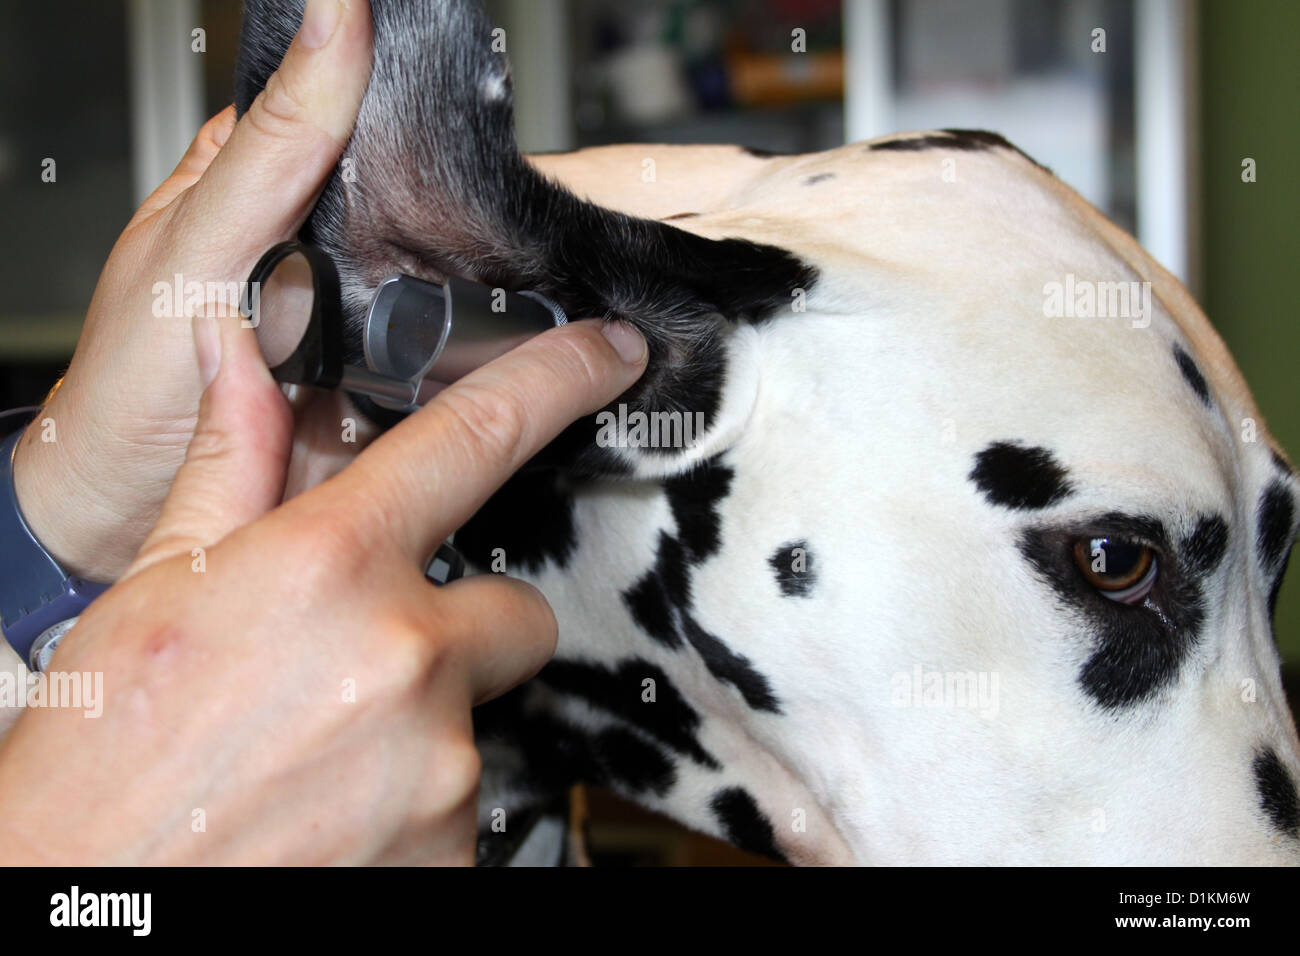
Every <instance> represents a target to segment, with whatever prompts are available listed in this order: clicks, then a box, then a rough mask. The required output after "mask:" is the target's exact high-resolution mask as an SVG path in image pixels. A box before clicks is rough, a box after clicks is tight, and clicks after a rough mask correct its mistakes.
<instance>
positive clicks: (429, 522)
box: [322, 319, 646, 561]
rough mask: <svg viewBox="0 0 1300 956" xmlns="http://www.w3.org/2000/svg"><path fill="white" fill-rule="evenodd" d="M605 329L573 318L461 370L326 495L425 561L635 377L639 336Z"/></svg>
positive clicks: (642, 351) (641, 354)
mask: <svg viewBox="0 0 1300 956" xmlns="http://www.w3.org/2000/svg"><path fill="white" fill-rule="evenodd" d="M602 326H603V323H602V322H601V321H600V320H596V319H590V320H586V321H582V322H571V323H569V324H568V325H565V326H562V327H560V328H557V329H552V330H549V331H547V332H545V333H543V334H542V335H539V336H537V337H536V338H534V339H531V340H530V341H528V342H526V343H524V344H523V345H521V346H519V347H518V348H517V349H515V350H513V351H511V352H509V353H507V354H506V355H503V356H501V357H500V358H499V359H497V360H495V361H494V362H491V363H490V364H488V365H485V366H484V367H483V368H481V369H478V370H477V371H475V372H473V373H471V374H470V375H467V376H466V377H465V378H464V379H462V380H461V381H459V382H457V383H456V384H455V385H453V386H451V387H450V388H447V389H445V390H444V391H443V392H441V393H440V394H439V395H438V397H437V398H436V399H435V400H434V401H433V402H431V403H430V404H429V405H428V406H426V407H425V408H423V409H421V410H420V411H419V412H417V413H415V414H413V415H411V416H410V417H409V418H407V419H406V420H405V421H404V422H402V423H401V424H399V425H398V426H396V427H395V428H393V429H392V430H391V431H389V432H387V433H386V434H384V435H382V436H381V437H380V438H378V439H377V440H376V441H375V442H374V443H373V444H372V445H371V446H370V447H369V448H367V449H366V450H365V451H364V452H362V453H361V454H360V455H359V456H358V457H357V459H356V461H354V462H353V463H352V464H351V465H350V466H348V468H346V469H345V470H344V471H343V472H342V473H340V474H339V475H338V476H336V478H335V479H334V481H332V482H330V485H332V486H333V487H332V488H331V490H330V493H333V494H339V495H342V496H345V497H344V498H343V501H344V502H345V503H346V504H344V505H341V506H340V507H341V509H345V510H346V512H348V513H351V514H352V515H353V516H354V517H355V518H356V519H357V520H359V521H363V522H366V528H367V534H368V535H369V534H370V533H372V532H373V533H374V534H375V535H377V536H378V537H380V538H385V539H392V540H394V541H396V542H397V543H398V544H399V546H400V547H401V548H402V549H403V550H404V551H406V552H407V553H409V554H410V556H411V559H412V560H413V561H423V560H426V559H427V558H428V557H429V555H431V554H432V553H433V551H434V550H435V549H436V548H437V546H438V543H439V542H441V541H443V540H444V539H445V538H446V537H447V536H448V535H449V534H451V533H452V532H453V531H455V530H456V529H457V528H458V527H460V526H461V525H462V524H464V522H465V521H466V520H468V519H469V517H470V516H471V515H473V513H474V512H475V511H477V510H478V509H479V507H480V506H481V505H482V504H483V502H485V501H486V500H487V499H488V498H489V497H491V495H492V493H493V492H495V491H496V490H497V488H499V487H500V486H501V485H502V484H503V483H504V482H505V480H506V479H507V478H509V477H510V475H511V474H513V473H514V472H515V471H516V470H518V468H519V467H520V466H521V465H523V464H524V463H525V462H526V461H528V459H530V458H532V457H533V456H534V455H535V454H537V452H539V451H540V450H541V449H542V448H543V447H544V446H545V445H546V444H547V443H548V442H550V441H551V440H552V439H553V438H555V436H557V435H558V434H559V433H560V432H561V431H563V430H564V429H565V427H567V426H568V425H569V424H570V423H571V422H573V421H575V420H576V419H578V418H581V417H582V416H583V415H589V414H591V413H592V412H595V411H597V410H598V409H600V408H601V407H603V406H604V405H607V404H608V403H609V402H611V401H612V400H613V399H615V398H617V397H618V396H619V395H620V394H622V393H623V392H624V391H626V390H627V388H628V387H629V386H631V385H632V383H633V382H635V381H636V380H637V378H639V377H640V375H641V373H642V371H643V370H644V368H645V361H646V348H645V342H644V340H643V339H642V338H641V336H640V333H638V332H636V331H634V330H632V329H631V328H630V327H629V326H626V325H623V324H621V323H614V324H612V325H609V326H608V327H607V329H606V330H605V331H602ZM614 343H618V348H617V349H616V347H615V344H614ZM619 350H621V351H623V352H624V353H626V354H629V355H630V356H631V358H632V360H631V361H629V360H627V359H624V358H623V357H622V356H621V355H620V354H619ZM322 490H324V486H322Z"/></svg>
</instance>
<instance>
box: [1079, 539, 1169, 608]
mask: <svg viewBox="0 0 1300 956" xmlns="http://www.w3.org/2000/svg"><path fill="white" fill-rule="evenodd" d="M1072 550H1073V555H1074V563H1075V566H1076V567H1077V568H1078V569H1079V573H1080V574H1081V575H1083V579H1084V580H1085V581H1086V582H1088V584H1089V585H1090V586H1091V587H1092V588H1094V589H1095V590H1096V591H1097V592H1098V593H1100V594H1102V595H1103V596H1105V597H1107V598H1109V599H1110V600H1112V601H1117V602H1119V603H1121V604H1140V603H1142V601H1143V600H1144V599H1145V598H1146V596H1147V595H1148V594H1150V593H1151V588H1152V587H1153V586H1154V585H1155V583H1156V574H1157V571H1158V567H1157V562H1156V553H1155V549H1153V548H1151V547H1149V546H1148V545H1145V544H1141V543H1140V542H1136V541H1127V540H1125V539H1123V538H1118V537H1097V538H1094V537H1088V538H1076V539H1075V541H1074V548H1073V549H1072Z"/></svg>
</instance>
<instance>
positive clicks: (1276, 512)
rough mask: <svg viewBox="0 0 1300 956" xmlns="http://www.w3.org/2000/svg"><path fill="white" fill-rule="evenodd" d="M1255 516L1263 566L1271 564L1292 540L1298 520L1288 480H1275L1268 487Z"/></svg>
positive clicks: (1272, 564)
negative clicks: (1285, 481)
mask: <svg viewBox="0 0 1300 956" xmlns="http://www.w3.org/2000/svg"><path fill="white" fill-rule="evenodd" d="M1256 520H1257V521H1258V524H1259V532H1258V538H1259V540H1258V546H1259V560H1260V563H1261V564H1263V565H1264V567H1266V568H1272V567H1273V566H1274V565H1276V564H1277V563H1278V561H1279V560H1281V558H1282V553H1283V551H1285V550H1286V546H1287V544H1288V543H1290V541H1291V535H1292V527H1293V525H1294V523H1295V501H1294V499H1293V498H1292V497H1291V492H1290V490H1288V488H1287V487H1286V485H1285V484H1283V483H1282V482H1280V481H1274V482H1272V483H1271V484H1270V485H1269V486H1268V488H1267V489H1265V491H1264V494H1263V495H1262V496H1261V497H1260V499H1259V507H1258V509H1257V512H1256Z"/></svg>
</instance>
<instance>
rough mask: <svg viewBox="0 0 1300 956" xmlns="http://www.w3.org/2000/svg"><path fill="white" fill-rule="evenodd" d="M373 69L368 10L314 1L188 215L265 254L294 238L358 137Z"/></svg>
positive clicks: (363, 4)
mask: <svg viewBox="0 0 1300 956" xmlns="http://www.w3.org/2000/svg"><path fill="white" fill-rule="evenodd" d="M370 64H371V26H370V4H369V0H307V3H306V7H305V9H304V11H303V21H302V25H301V27H299V29H298V33H297V35H296V36H295V37H294V39H293V42H292V43H291V44H290V45H289V49H288V52H287V53H285V56H284V60H283V62H281V64H280V66H279V68H278V69H277V70H276V71H275V73H273V74H272V75H271V77H270V79H269V80H267V83H266V88H265V89H264V90H263V91H262V92H261V93H260V94H259V95H258V97H257V99H255V100H254V101H253V104H252V106H250V107H249V109H248V112H247V113H245V114H244V115H243V116H242V117H241V118H240V120H239V122H238V123H237V124H236V126H235V129H234V132H232V133H231V134H230V139H229V140H227V142H226V144H225V145H224V146H223V147H222V148H221V152H220V153H218V154H217V156H216V158H215V159H213V161H212V164H211V165H210V166H208V168H207V170H206V171H205V172H204V173H203V176H202V177H201V178H200V179H199V181H198V182H197V183H196V184H195V185H194V187H193V188H192V189H191V190H190V192H189V194H188V196H187V198H186V215H193V216H195V219H196V221H197V222H200V223H205V224H206V225H207V227H208V228H209V229H210V228H211V225H212V223H214V222H224V223H229V224H232V225H233V227H234V228H236V229H238V231H239V235H240V237H241V240H243V241H245V242H246V243H247V244H248V246H249V248H250V249H257V250H259V251H260V250H261V249H262V248H264V247H266V246H270V245H273V244H274V243H276V242H279V241H280V240H281V239H284V238H286V237H287V236H290V235H293V234H294V233H296V232H297V231H298V229H299V228H300V227H301V225H302V223H303V222H304V221H305V220H306V218H307V215H308V213H310V212H311V209H312V206H313V205H314V204H315V201H316V197H317V195H318V194H319V192H320V190H321V189H322V188H323V187H324V185H325V181H326V179H327V178H328V177H329V175H330V173H331V172H332V171H333V169H334V166H335V164H336V163H337V162H338V159H339V155H340V154H341V153H342V151H343V148H344V146H345V145H346V144H347V141H348V138H349V137H350V136H351V134H352V127H353V126H354V125H355V123H356V118H357V112H358V111H359V110H360V109H361V100H362V98H363V97H364V96H365V92H366V85H367V84H368V83H369V81H370ZM250 264H251V263H250Z"/></svg>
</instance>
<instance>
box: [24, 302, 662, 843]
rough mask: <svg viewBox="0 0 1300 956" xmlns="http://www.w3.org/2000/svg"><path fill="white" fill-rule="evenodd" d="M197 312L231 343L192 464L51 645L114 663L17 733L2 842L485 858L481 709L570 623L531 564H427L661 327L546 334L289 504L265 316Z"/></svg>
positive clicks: (538, 659)
mask: <svg viewBox="0 0 1300 956" xmlns="http://www.w3.org/2000/svg"><path fill="white" fill-rule="evenodd" d="M205 323H206V324H205ZM195 329H196V332H195V338H196V342H197V343H198V352H199V362H198V365H199V368H200V370H201V371H202V372H203V373H207V374H210V371H211V369H212V368H213V367H214V365H215V364H216V360H214V357H213V356H214V352H215V351H217V350H218V345H217V343H218V342H219V343H220V344H219V351H220V356H221V357H220V359H219V371H218V372H217V373H216V376H215V378H214V379H213V380H212V384H211V385H210V386H209V387H208V388H207V390H206V391H205V392H204V393H203V397H202V402H201V405H200V411H199V418H198V426H197V428H196V430H195V433H194V437H193V440H192V441H191V442H190V445H189V450H188V453H187V456H186V460H185V463H184V465H183V466H182V467H181V469H180V470H179V472H178V473H177V475H176V480H175V484H174V486H173V488H172V490H171V493H170V494H169V496H168V497H167V500H166V503H165V506H164V508H163V511H162V516H161V518H160V520H159V521H158V524H157V526H156V527H155V528H154V529H153V531H152V533H151V534H150V535H149V537H148V540H147V541H146V542H145V544H144V546H143V548H142V549H141V551H140V553H139V555H138V556H137V557H136V559H135V561H134V562H133V564H132V565H131V567H130V569H129V570H128V572H127V574H126V576H125V577H124V578H123V580H122V581H120V582H119V583H118V584H117V585H116V586H114V587H113V588H111V589H110V590H109V591H108V592H106V593H105V594H104V596H103V597H101V598H100V599H99V600H97V601H96V602H95V603H94V604H92V605H91V606H90V608H89V609H88V610H87V611H86V612H85V613H84V614H83V615H82V616H81V618H80V620H79V621H78V623H77V625H76V626H75V627H74V628H73V629H72V630H71V631H70V632H69V634H68V635H67V637H66V638H65V639H64V641H63V643H62V644H61V645H60V647H59V649H58V650H57V651H56V653H55V655H54V658H53V660H52V661H51V664H50V669H51V671H52V672H55V673H72V672H79V673H97V672H98V673H102V674H103V675H104V702H103V706H102V714H101V715H100V716H99V717H98V718H97V719H85V718H84V717H83V716H82V714H81V712H80V711H76V710H70V709H29V710H26V711H25V712H24V713H23V715H22V716H21V718H20V719H19V720H18V722H17V724H16V725H15V727H14V729H13V730H12V732H11V733H10V734H9V735H8V736H7V737H6V738H5V739H4V740H3V742H2V743H0V847H4V848H5V849H4V856H3V858H2V862H5V863H22V862H32V863H37V862H38V863H72V864H80V865H85V864H90V863H117V864H122V863H132V864H134V863H150V864H152V863H162V864H176V863H206V864H214V863H217V864H227V863H240V864H243V863H258V864H318V863H372V862H390V863H400V862H432V863H471V862H472V861H473V859H474V843H475V795H476V792H477V786H478V770H479V758H478V755H477V752H476V751H475V748H474V743H473V736H472V725H471V718H470V708H471V707H472V706H473V705H474V704H477V703H479V702H482V701H484V700H488V699H490V698H492V697H493V696H496V695H498V694H500V693H502V692H504V691H505V690H507V689H508V688H510V687H512V686H513V685H515V684H516V683H518V682H519V681H521V680H524V679H526V678H527V677H529V676H531V675H532V674H533V673H534V672H536V671H537V670H538V669H539V668H540V667H541V666H542V665H543V664H544V663H545V661H546V660H547V659H548V658H549V656H550V655H551V653H552V651H553V649H554V644H555V639H556V623H555V619H554V616H553V614H552V612H551V610H550V607H549V605H548V604H547V603H546V601H545V599H544V598H543V597H542V596H541V594H540V593H539V592H538V591H537V590H535V589H534V588H533V587H531V586H530V585H527V584H525V583H523V582H521V581H516V580H513V579H510V578H506V577H504V576H499V575H482V576H477V577H473V578H468V579H464V580H461V581H458V582H455V583H453V584H450V585H447V586H445V587H441V588H439V587H435V586H434V585H432V584H430V583H429V582H428V581H427V580H426V579H425V578H424V575H423V568H424V567H425V565H426V563H427V560H428V558H429V556H430V554H431V553H432V552H433V551H434V550H435V549H436V547H437V546H438V543H439V542H441V541H442V540H443V539H444V538H445V537H446V536H447V535H449V534H450V533H451V532H452V531H453V530H454V529H455V528H457V527H458V526H459V525H460V524H462V523H463V522H464V520H465V519H466V518H468V517H469V516H470V515H471V514H472V513H473V512H474V511H476V510H477V509H478V508H479V507H480V506H481V505H482V503H483V502H484V501H485V500H486V498H487V497H488V496H489V495H490V494H491V493H492V492H493V491H494V490H495V489H496V488H497V487H498V486H499V485H500V484H501V483H502V482H503V481H504V480H505V479H506V477H507V476H509V475H510V474H511V473H512V472H513V471H515V470H516V469H517V468H518V467H519V466H520V465H521V464H522V463H523V462H524V461H526V460H527V459H528V458H529V457H531V456H532V455H533V454H534V453H536V452H537V451H538V450H539V449H540V448H541V447H542V446H543V445H544V444H545V443H546V442H547V441H549V440H550V439H551V438H552V437H554V436H555V435H556V434H558V433H559V432H560V430H561V429H562V428H563V427H564V426H565V425H567V424H568V423H569V422H570V421H572V420H573V419H576V418H578V417H579V416H580V415H583V414H587V413H590V412H593V411H595V410H596V409H598V408H599V407H601V406H603V405H605V404H606V403H607V402H609V401H610V400H612V399H613V398H614V397H615V396H617V395H618V394H619V393H621V392H622V391H624V390H625V389H626V388H628V387H629V386H630V385H631V384H632V383H633V382H634V381H635V380H636V378H637V377H638V376H639V375H640V374H641V372H642V371H643V369H644V367H645V356H646V350H645V343H644V341H643V340H642V339H641V338H640V336H639V335H638V334H637V333H636V332H634V331H632V330H631V329H629V328H628V327H626V326H623V325H618V324H616V325H612V326H609V327H608V328H607V330H606V334H602V328H601V325H600V323H598V322H595V321H585V322H576V323H571V324H569V325H567V326H564V327H562V328H558V329H554V330H551V331H548V332H546V333H544V334H543V335H541V336H538V337H537V338H535V339H533V340H531V341H529V342H528V343H526V344H524V345H522V346H520V347H519V348H518V349H516V350H515V351H513V352H511V353H509V354H507V355H505V356H503V357H502V358H500V359H498V360H497V361H495V362H493V363H491V364H489V365H486V366H484V367H483V368H482V369H479V370H478V371H476V372H474V373H472V374H471V375H469V376H467V377H466V378H465V379H463V380H462V381H460V382H458V383H457V384H456V385H454V386H452V387H451V388H448V389H447V390H445V391H444V392H442V393H441V394H440V395H439V396H438V398H437V399H436V400H435V401H434V402H433V403H432V404H430V405H429V406H427V407H426V408H424V409H422V410H421V411H419V412H417V413H416V414H414V415H412V416H411V417H409V418H408V419H406V420H405V421H403V422H402V423H401V424H399V425H398V426H396V427H395V428H394V429H392V430H391V431H389V432H388V433H386V434H385V435H383V436H382V437H380V438H379V439H378V440H377V441H375V442H374V443H373V444H372V445H371V446H370V447H369V448H368V449H366V450H365V451H364V452H362V453H361V454H360V456H359V457H357V458H356V459H355V461H353V462H352V463H351V464H350V465H349V466H347V467H346V468H345V469H343V470H342V471H341V472H340V473H338V474H337V475H335V476H334V477H332V478H330V479H329V480H327V481H325V482H324V483H322V484H320V485H318V486H317V487H315V488H313V489H311V490H310V491H307V492H305V493H304V494H301V495H299V496H297V497H295V498H293V499H291V500H289V501H288V502H286V503H284V504H280V501H281V497H282V486H283V483H284V480H285V462H286V459H287V456H288V453H289V445H290V441H291V432H292V427H293V423H292V416H291V413H290V411H289V408H288V405H287V403H286V401H285V399H284V397H283V396H282V394H281V393H280V391H279V389H278V388H277V387H276V386H275V384H274V383H273V381H272V380H271V378H270V375H269V374H268V372H267V370H266V367H265V364H264V363H263V362H262V360H261V356H260V354H259V352H258V350H257V345H256V343H255V341H254V334H253V332H252V331H251V330H247V329H242V328H240V327H239V323H238V321H237V320H234V321H227V322H224V323H221V324H220V333H219V336H218V333H217V331H216V324H215V323H213V321H212V320H208V319H200V320H196V321H195ZM616 349H617V350H616ZM199 568H201V569H202V570H196V569H199ZM51 768H53V769H51ZM200 819H201V820H202V821H203V829H202V830H201V831H200V832H196V827H195V823H196V821H198V820H200Z"/></svg>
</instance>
